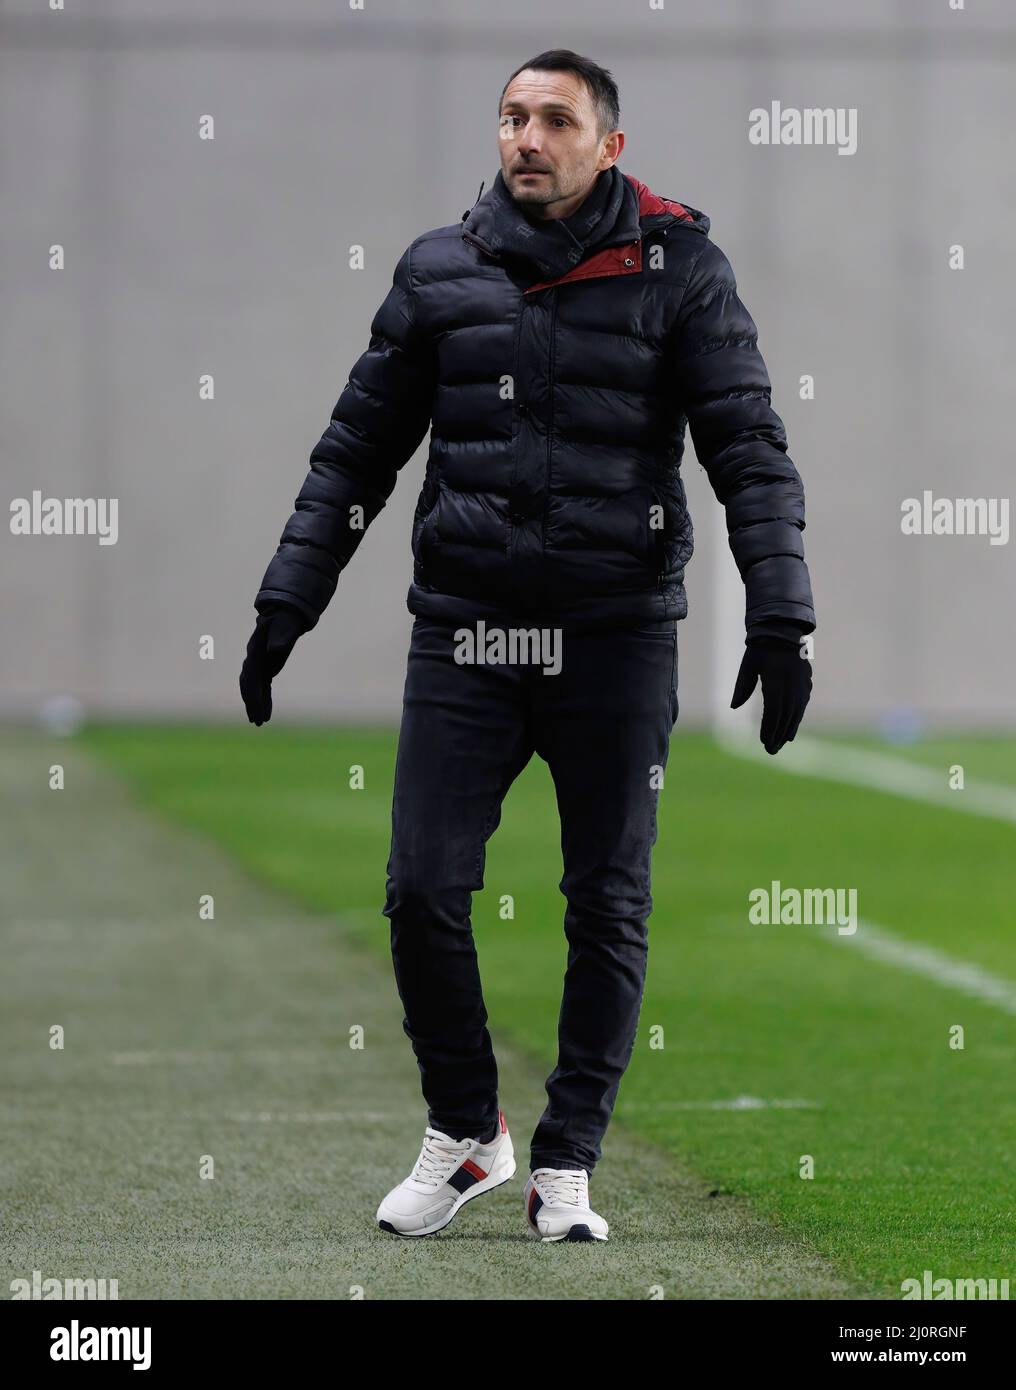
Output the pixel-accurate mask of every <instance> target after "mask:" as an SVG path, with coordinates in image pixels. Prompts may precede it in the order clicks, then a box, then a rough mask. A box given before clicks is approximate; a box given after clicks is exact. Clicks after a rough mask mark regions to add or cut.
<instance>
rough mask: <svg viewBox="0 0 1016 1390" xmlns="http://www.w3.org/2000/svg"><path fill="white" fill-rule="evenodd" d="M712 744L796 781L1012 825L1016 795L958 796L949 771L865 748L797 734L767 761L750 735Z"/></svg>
mask: <svg viewBox="0 0 1016 1390" xmlns="http://www.w3.org/2000/svg"><path fill="white" fill-rule="evenodd" d="M716 742H717V743H718V744H719V745H720V747H721V748H722V749H723V750H724V751H725V752H727V753H730V754H732V755H733V756H734V757H737V758H747V759H748V760H749V761H751V762H765V763H767V764H768V765H769V766H770V767H775V768H776V769H777V770H778V771H779V772H793V773H796V774H797V775H798V776H799V777H827V778H829V779H830V780H832V781H834V782H847V783H850V784H851V785H853V786H857V787H870V788H872V789H873V790H875V791H880V792H889V793H890V794H891V795H893V796H905V797H909V798H910V799H911V800H912V801H927V802H931V803H933V804H934V805H936V806H948V808H949V809H950V810H951V811H966V812H967V813H968V814H969V815H974V816H990V817H992V818H993V819H995V820H1004V821H1009V822H1010V823H1011V824H1016V791H1014V790H1013V789H1012V788H1011V787H1000V786H996V785H995V784H994V783H992V782H971V781H969V780H968V781H967V782H966V784H965V786H964V788H963V790H962V791H951V790H950V788H949V784H948V781H947V770H946V768H945V767H943V768H942V770H941V771H936V770H935V768H932V767H921V766H919V765H917V764H916V763H908V762H905V761H904V760H903V759H902V758H894V757H893V756H892V755H891V754H889V753H873V752H871V751H870V750H868V749H865V748H843V747H840V746H839V745H838V744H834V743H826V742H825V741H824V740H822V739H817V738H805V737H803V736H802V735H800V734H799V735H798V736H797V738H796V739H795V740H794V742H793V743H788V744H786V745H785V746H784V747H783V748H782V749H781V750H780V752H779V753H778V754H777V755H776V757H771V756H770V755H769V754H768V753H767V752H766V751H765V749H764V748H763V747H762V745H761V743H759V741H758V739H757V738H755V737H754V736H751V737H748V738H739V737H737V736H735V735H730V734H724V733H718V734H717V735H716Z"/></svg>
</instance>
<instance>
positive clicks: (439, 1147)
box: [410, 1129, 469, 1187]
mask: <svg viewBox="0 0 1016 1390" xmlns="http://www.w3.org/2000/svg"><path fill="white" fill-rule="evenodd" d="M468 1143H469V1140H468V1139H460V1140H458V1141H454V1140H449V1139H442V1138H441V1137H440V1135H438V1134H437V1132H436V1131H435V1130H432V1129H427V1130H426V1131H425V1133H424V1136H423V1148H422V1149H421V1150H420V1157H419V1158H418V1159H417V1160H416V1167H415V1168H414V1169H413V1171H412V1173H411V1174H410V1179H411V1181H413V1182H422V1183H426V1184H427V1185H428V1186H429V1187H439V1186H440V1184H441V1183H443V1182H444V1181H446V1179H447V1177H448V1173H449V1170H450V1169H451V1168H452V1167H453V1166H454V1165H455V1163H456V1162H457V1160H458V1159H460V1158H461V1157H462V1150H463V1148H464V1147H465V1146H466V1145H467V1144H468Z"/></svg>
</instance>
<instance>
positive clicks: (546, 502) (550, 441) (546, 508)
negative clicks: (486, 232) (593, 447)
mask: <svg viewBox="0 0 1016 1390" xmlns="http://www.w3.org/2000/svg"><path fill="white" fill-rule="evenodd" d="M551 294H552V295H553V298H552V299H551V301H550V350H549V356H548V362H547V367H548V371H547V380H548V388H547V389H548V398H547V479H546V488H545V490H544V498H543V551H544V553H546V550H547V516H548V514H549V512H550V465H551V453H552V450H553V448H554V345H555V337H554V335H555V332H556V327H557V291H556V290H553V289H552V290H551Z"/></svg>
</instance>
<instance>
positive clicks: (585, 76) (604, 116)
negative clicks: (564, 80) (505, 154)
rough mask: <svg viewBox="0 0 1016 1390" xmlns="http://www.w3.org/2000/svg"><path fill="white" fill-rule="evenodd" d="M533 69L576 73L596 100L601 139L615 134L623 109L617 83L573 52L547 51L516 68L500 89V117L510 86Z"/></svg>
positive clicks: (588, 60) (563, 50) (557, 49)
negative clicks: (505, 95)
mask: <svg viewBox="0 0 1016 1390" xmlns="http://www.w3.org/2000/svg"><path fill="white" fill-rule="evenodd" d="M530 68H531V69H534V70H535V71H536V72H574V73H576V74H577V75H578V76H579V77H581V78H582V80H583V81H584V82H585V84H586V86H587V87H588V88H589V95H590V96H591V97H592V99H593V107H594V109H595V111H596V124H597V128H598V130H599V133H600V135H601V136H604V135H607V134H609V133H610V131H612V130H616V129H617V128H618V126H619V125H620V124H621V106H620V102H619V100H618V95H617V83H616V82H615V81H614V79H613V77H612V76H611V75H610V73H609V72H608V71H607V69H606V68H601V67H600V65H599V63H594V62H593V60H592V58H583V57H582V55H581V54H579V53H573V52H572V51H571V49H570V48H548V49H547V51H546V53H540V54H539V55H538V56H537V57H535V58H530V60H529V62H528V63H523V64H522V66H521V67H518V68H516V69H515V71H514V72H513V73H512V75H511V77H509V79H508V81H507V82H506V83H505V84H504V86H503V87H502V88H501V100H500V101H499V102H498V105H497V109H498V114H500V111H501V105H502V103H503V102H504V94H505V92H506V91H507V90H508V88H509V86H510V85H511V83H512V82H514V81H515V79H516V77H518V75H519V73H520V72H525V71H526V70H527V69H530Z"/></svg>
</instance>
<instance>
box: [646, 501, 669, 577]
mask: <svg viewBox="0 0 1016 1390" xmlns="http://www.w3.org/2000/svg"><path fill="white" fill-rule="evenodd" d="M657 509H658V510H657ZM657 520H659V521H660V522H661V523H662V524H661V525H659V526H654V525H653V522H654V521H657ZM669 525H670V517H669V516H668V512H667V503H666V501H665V499H664V498H663V497H662V496H661V494H660V493H659V492H657V490H656V489H655V488H650V489H649V490H648V494H647V498H646V564H647V565H648V566H649V568H650V569H651V570H652V572H653V574H654V575H655V576H656V578H657V579H658V580H660V581H662V579H663V575H664V572H665V570H666V567H667V556H666V550H665V549H664V547H665V546H666V543H667V530H668V527H669Z"/></svg>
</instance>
